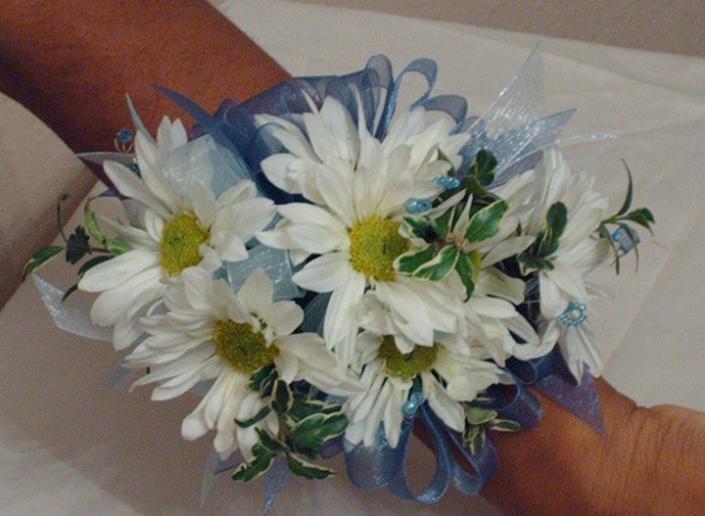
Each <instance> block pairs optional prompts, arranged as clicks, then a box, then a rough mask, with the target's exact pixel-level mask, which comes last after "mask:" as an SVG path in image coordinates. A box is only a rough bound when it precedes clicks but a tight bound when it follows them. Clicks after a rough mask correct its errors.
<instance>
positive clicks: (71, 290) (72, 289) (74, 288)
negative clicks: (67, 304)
mask: <svg viewBox="0 0 705 516" xmlns="http://www.w3.org/2000/svg"><path fill="white" fill-rule="evenodd" d="M77 290H78V283H74V284H73V285H71V286H70V287H69V288H67V289H66V290H65V291H64V295H63V296H61V301H66V300H67V299H68V297H69V296H70V295H71V294H73V293H74V292H76V291H77Z"/></svg>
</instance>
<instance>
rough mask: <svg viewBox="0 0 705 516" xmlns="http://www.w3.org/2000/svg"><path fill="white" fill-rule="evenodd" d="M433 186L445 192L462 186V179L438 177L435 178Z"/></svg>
mask: <svg viewBox="0 0 705 516" xmlns="http://www.w3.org/2000/svg"><path fill="white" fill-rule="evenodd" d="M433 184H435V185H436V186H440V187H441V188H443V189H444V190H452V189H453V188H458V187H459V186H460V179H458V178H457V177H445V176H436V177H434V178H433Z"/></svg>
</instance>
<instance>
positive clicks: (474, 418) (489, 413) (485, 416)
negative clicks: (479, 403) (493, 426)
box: [465, 407, 497, 425]
mask: <svg viewBox="0 0 705 516" xmlns="http://www.w3.org/2000/svg"><path fill="white" fill-rule="evenodd" d="M496 417H497V411H496V410H492V409H488V408H484V407H470V408H469V409H468V411H467V413H466V414H465V419H466V420H467V422H468V423H470V424H471V425H482V424H484V423H487V422H489V421H492V420H493V419H494V418H496Z"/></svg>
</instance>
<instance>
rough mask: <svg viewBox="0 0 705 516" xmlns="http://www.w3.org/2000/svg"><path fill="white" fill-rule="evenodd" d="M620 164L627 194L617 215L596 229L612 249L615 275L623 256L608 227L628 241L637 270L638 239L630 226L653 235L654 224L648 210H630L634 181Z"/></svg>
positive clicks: (625, 165) (607, 219) (625, 167)
mask: <svg viewBox="0 0 705 516" xmlns="http://www.w3.org/2000/svg"><path fill="white" fill-rule="evenodd" d="M622 164H623V165H624V169H625V170H626V172H627V178H628V183H627V193H626V195H625V197H624V202H622V206H621V208H619V210H618V211H617V213H615V214H614V215H612V216H611V217H608V218H606V219H604V220H603V221H602V222H601V223H600V226H599V228H598V229H597V234H598V235H599V237H600V238H604V239H606V240H607V242H609V244H610V248H611V249H612V253H613V254H614V267H615V271H616V273H617V274H619V272H620V263H619V260H620V258H621V257H622V256H623V254H621V253H620V249H619V248H618V247H617V245H616V243H615V240H614V237H613V234H614V233H613V231H614V229H612V230H610V227H609V226H612V227H613V228H614V226H616V227H617V228H620V229H621V230H622V232H623V233H624V237H625V238H627V239H628V240H629V243H630V245H631V248H632V249H634V254H635V256H636V267H637V269H638V267H639V238H638V236H637V232H636V229H634V228H633V227H632V225H633V224H637V225H639V226H642V227H644V228H646V229H647V230H648V231H649V232H650V233H651V234H652V235H653V234H654V232H653V230H652V229H651V226H652V225H653V224H654V223H655V222H656V221H655V219H654V215H653V213H651V210H649V209H648V208H636V209H634V210H631V206H632V201H633V197H634V180H633V178H632V172H631V170H629V166H628V165H627V162H626V161H624V160H622Z"/></svg>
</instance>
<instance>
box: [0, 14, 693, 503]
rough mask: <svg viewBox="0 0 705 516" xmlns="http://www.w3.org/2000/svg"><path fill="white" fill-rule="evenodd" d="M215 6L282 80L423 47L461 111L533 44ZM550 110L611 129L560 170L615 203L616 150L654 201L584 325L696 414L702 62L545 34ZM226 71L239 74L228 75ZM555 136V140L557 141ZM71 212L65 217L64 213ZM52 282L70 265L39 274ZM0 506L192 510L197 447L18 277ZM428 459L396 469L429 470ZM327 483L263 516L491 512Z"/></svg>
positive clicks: (5, 328) (9, 326)
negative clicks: (112, 382)
mask: <svg viewBox="0 0 705 516" xmlns="http://www.w3.org/2000/svg"><path fill="white" fill-rule="evenodd" d="M222 9H223V11H224V13H225V14H226V15H228V16H229V17H230V18H231V19H233V20H234V21H236V22H237V23H238V25H239V26H240V27H241V28H243V29H244V30H245V31H246V32H248V34H250V35H251V36H252V37H253V38H254V39H255V40H256V41H257V43H259V44H260V45H261V46H262V47H264V48H265V50H267V51H268V52H269V53H271V54H272V55H273V56H274V57H275V58H276V59H277V60H279V62H280V63H282V64H283V65H284V67H285V68H287V69H288V70H289V71H290V72H291V73H292V74H294V75H305V74H320V73H339V72H348V71H350V70H355V69H359V68H361V67H362V66H363V65H364V63H365V60H366V59H367V57H368V56H369V55H371V54H373V53H380V52H381V53H385V54H387V55H388V56H389V57H390V58H391V59H392V61H393V62H394V64H395V66H396V69H397V70H399V69H401V67H403V66H404V65H405V64H406V63H407V62H408V61H409V60H411V59H412V58H415V57H418V56H421V55H424V56H428V57H432V58H435V59H436V60H437V61H438V64H439V69H440V70H439V71H440V73H439V80H438V87H437V91H438V92H447V93H448V92H457V93H461V94H463V95H465V96H466V97H467V98H468V99H469V101H470V104H471V107H472V108H473V110H474V111H481V110H482V109H483V108H484V107H486V106H487V105H488V103H489V102H490V101H491V100H492V98H493V97H494V95H495V94H496V93H497V91H498V90H499V89H500V88H501V87H502V85H503V84H504V82H505V81H506V80H507V79H509V78H510V77H511V76H512V74H513V73H514V72H515V70H516V69H517V67H518V66H519V65H520V64H521V62H522V61H523V60H524V58H525V57H526V56H527V54H528V51H529V49H530V48H531V47H532V46H533V44H534V43H535V41H536V39H537V38H536V37H535V36H527V35H519V34H511V33H503V32H498V31H488V30H483V29H477V28H474V27H468V26H462V25H452V24H442V23H435V22H426V21H422V20H413V19H405V18H399V17H394V16H390V15H382V14H376V13H375V14H373V13H367V12H364V11H349V10H343V9H334V8H323V7H314V6H308V5H300V4H297V3H290V2H281V1H273V0H256V1H255V0H250V1H233V2H226V3H224V4H223V6H222ZM544 50H545V53H546V56H545V63H546V71H547V73H546V89H547V94H546V100H547V111H557V110H560V109H564V108H569V107H574V106H575V107H578V109H579V110H578V113H577V115H576V117H575V119H574V121H573V123H572V124H571V126H570V131H569V132H570V134H585V133H592V132H605V131H609V132H613V133H615V134H617V135H618V136H619V137H620V138H619V139H618V140H617V141H614V142H607V143H604V142H603V143H600V144H589V145H586V144H583V145H576V146H573V147H569V148H567V149H566V155H567V158H568V159H569V160H570V162H571V163H572V165H573V166H574V167H575V168H583V169H585V170H587V171H588V172H589V173H591V174H594V175H596V176H598V178H599V181H600V184H601V188H603V189H604V191H606V192H609V194H610V199H611V201H612V205H613V206H615V207H616V206H617V205H618V203H619V202H620V201H621V198H622V195H623V191H624V186H625V175H624V172H623V170H622V166H621V164H620V161H619V158H621V157H624V158H625V159H626V160H627V161H628V163H629V165H630V167H631V169H632V171H633V172H634V175H635V179H636V199H637V203H638V204H644V205H648V206H650V207H651V208H653V211H654V213H655V215H656V219H657V225H656V237H655V238H653V239H650V238H646V239H645V240H646V242H645V244H644V245H643V246H642V247H641V255H642V256H641V258H642V260H641V267H640V271H639V274H638V275H636V274H634V272H633V262H632V258H630V259H628V260H626V261H625V263H624V270H623V273H622V275H621V276H620V277H619V278H617V279H614V278H613V277H612V275H611V272H610V271H609V270H604V271H600V272H599V273H598V274H597V277H596V280H597V281H598V282H600V283H602V284H604V285H609V290H610V291H611V292H612V295H613V298H612V299H606V300H605V301H604V302H603V303H601V306H600V310H601V313H602V320H603V321H602V322H603V324H601V325H598V328H597V333H598V335H599V336H600V338H601V340H602V342H603V350H604V353H605V355H606V356H609V357H610V358H609V360H607V370H606V376H607V378H608V379H609V380H610V381H611V382H612V383H613V384H614V385H615V386H616V387H618V388H619V389H621V390H623V391H624V392H625V393H627V394H629V395H631V396H633V397H634V398H635V399H637V401H639V402H641V403H644V404H648V405H650V404H654V403H662V402H673V403H679V404H683V405H686V406H689V407H693V408H699V409H701V410H702V409H705V383H704V382H703V377H705V353H703V352H702V349H703V348H702V344H703V335H705V318H704V317H702V316H701V311H702V306H704V305H705V288H704V287H705V281H704V278H705V274H704V273H703V272H702V268H701V267H700V259H699V258H700V256H699V253H702V252H703V251H704V250H705V232H704V231H703V229H702V227H701V226H699V224H698V223H699V222H700V221H701V220H703V218H704V217H705V206H703V205H702V203H701V202H700V201H701V199H702V198H703V194H704V193H705V154H704V153H703V144H704V143H705V61H703V60H699V59H696V58H685V57H680V56H673V55H666V54H651V53H646V52H639V51H633V50H623V49H616V48H610V47H603V46H597V45H590V44H586V43H577V42H571V41H559V40H547V41H544ZM226 73H233V74H236V73H237V70H232V71H227V72H226ZM568 136H569V135H568ZM74 222H75V221H74ZM45 274H46V275H47V277H49V278H50V279H53V280H55V281H56V282H57V283H60V284H62V285H63V286H68V285H70V278H71V276H70V274H69V270H68V269H67V268H65V267H54V268H53V269H52V270H50V271H47V272H46V273H45ZM0 328H2V335H1V336H0V339H1V341H0V500H2V502H3V503H2V504H1V505H0V513H2V514H18V515H19V514H45V513H48V514H95V513H100V514H106V515H108V514H120V515H123V514H124V515H127V514H193V513H195V512H198V511H199V489H200V481H201V466H202V464H203V463H204V461H205V458H206V456H207V453H208V448H209V446H210V440H209V439H202V440H200V441H197V442H195V443H186V442H183V441H182V440H181V438H180V435H179V430H180V422H181V419H182V418H183V417H184V415H186V414H188V413H189V412H190V411H191V410H192V408H193V406H194V404H195V403H196V400H195V399H194V398H188V397H186V398H184V399H181V400H176V401H170V402H166V403H154V402H150V401H149V391H148V390H147V389H139V390H136V391H135V392H133V393H132V394H128V393H127V389H126V388H125V387H121V388H118V389H116V390H110V389H108V388H106V387H104V385H103V378H104V376H105V373H106V372H107V371H108V370H109V369H110V368H111V367H112V365H113V364H114V363H115V362H116V356H115V354H114V352H113V350H112V349H111V347H110V346H109V345H106V344H105V343H97V342H90V341H87V340H84V339H80V338H76V337H73V336H70V335H67V334H65V333H62V332H61V331H59V330H58V329H56V328H54V327H53V326H52V324H51V322H50V318H49V316H48V314H47V313H46V311H45V310H44V308H43V307H42V306H41V301H40V299H39V296H38V295H37V293H36V292H35V291H34V289H33V286H32V285H31V284H30V283H27V284H25V285H23V286H22V287H21V288H20V289H19V290H18V291H17V293H16V294H15V295H14V296H13V298H12V299H11V300H10V301H9V302H8V304H7V305H6V306H5V308H4V309H3V310H2V312H0ZM429 463H430V460H429V455H428V452H425V451H419V452H417V453H415V454H414V457H413V460H412V464H411V467H412V468H413V469H414V470H415V471H416V472H419V473H418V474H420V475H421V476H424V478H426V475H428V472H427V473H426V474H424V473H423V472H424V471H427V469H428V464H429ZM332 465H333V467H335V468H336V469H338V470H339V471H340V475H339V476H338V477H337V478H334V479H332V480H328V481H324V482H315V483H314V482H307V481H303V480H298V479H297V480H294V481H292V482H291V484H290V485H289V487H288V488H287V490H286V491H285V493H284V494H283V495H282V497H281V498H280V500H279V501H278V502H277V504H276V506H275V509H274V511H273V513H274V514H302V515H303V514H338V515H343V514H403V513H409V512H413V513H414V514H458V513H471V512H476V513H480V514H491V513H492V509H491V508H490V507H489V506H488V505H487V504H486V503H483V502H482V500H479V499H474V500H468V499H467V498H464V497H463V496H461V495H459V494H458V493H457V492H455V491H453V489H452V488H451V491H450V492H449V494H448V495H447V496H446V497H445V499H444V500H443V501H442V502H441V503H439V504H438V505H435V506H432V507H425V506H420V505H417V504H414V503H411V502H403V501H399V500H397V499H396V498H395V497H394V496H392V495H391V494H389V493H387V492H380V493H375V494H370V493H367V492H365V491H361V490H358V489H356V488H354V487H353V486H351V485H350V484H349V483H348V481H347V479H346V475H345V473H344V467H343V464H342V462H341V461H340V460H336V461H334V463H333V464H332ZM261 496H262V483H257V484H253V485H252V486H248V487H246V488H243V487H241V486H236V485H234V484H233V483H232V482H230V481H229V480H228V479H227V477H226V478H224V479H222V480H221V481H219V482H218V483H217V484H216V486H215V488H214V490H213V492H212V494H211V496H210V498H209V499H208V502H207V505H206V508H205V509H204V510H203V511H204V512H205V513H207V514H230V513H232V514H236V513H237V514H258V513H259V508H260V507H261V506H260V505H259V504H260V502H261V500H262V498H261Z"/></svg>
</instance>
